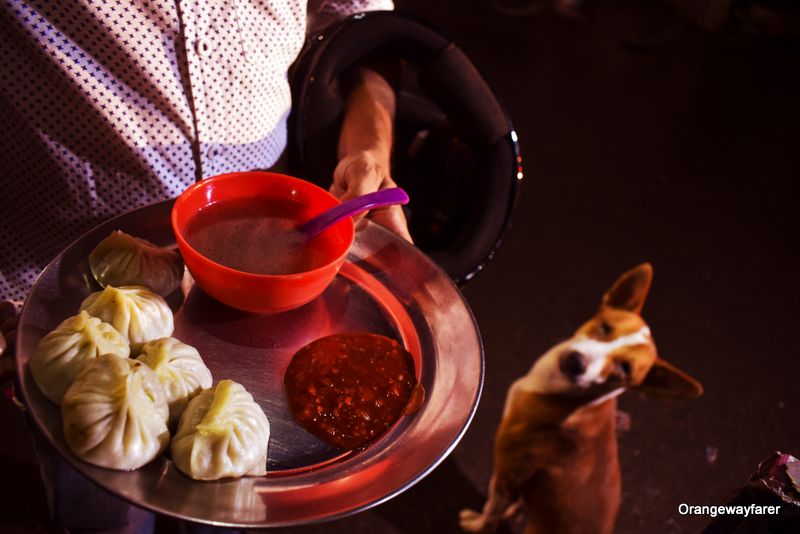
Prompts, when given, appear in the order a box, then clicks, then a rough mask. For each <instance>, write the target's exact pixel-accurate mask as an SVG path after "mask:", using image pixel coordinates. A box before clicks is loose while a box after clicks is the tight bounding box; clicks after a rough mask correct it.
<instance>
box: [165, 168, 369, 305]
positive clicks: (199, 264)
mask: <svg viewBox="0 0 800 534" xmlns="http://www.w3.org/2000/svg"><path fill="white" fill-rule="evenodd" d="M253 197H262V198H269V199H276V200H282V201H286V200H287V199H288V200H291V201H293V202H297V204H298V208H299V209H298V213H297V222H298V224H299V223H303V222H305V221H307V220H308V219H310V218H312V217H314V216H315V215H318V214H319V213H321V212H323V211H325V210H326V209H328V208H331V207H333V206H336V205H337V204H339V200H338V199H337V198H336V197H334V196H333V195H331V194H330V193H328V192H327V191H325V190H324V189H321V188H320V187H317V186H316V185H314V184H311V183H309V182H306V181H304V180H301V179H299V178H293V177H291V176H286V175H283V174H276V173H270V172H259V171H252V172H235V173H230V174H221V175H219V176H213V177H211V178H207V179H205V180H202V181H200V182H198V183H196V184H194V185H193V186H191V187H189V188H188V189H187V190H186V191H184V192H183V193H181V195H180V196H179V197H178V199H177V200H176V201H175V205H174V206H173V208H172V229H173V230H174V232H175V239H176V240H177V242H178V249H179V250H180V251H181V254H182V255H183V260H184V262H185V263H186V267H187V268H188V269H189V272H191V273H192V276H193V277H194V279H195V282H197V284H198V285H199V286H200V287H201V288H202V289H203V290H204V291H205V292H206V293H208V294H209V295H211V296H212V297H214V298H215V299H216V300H218V301H220V302H222V303H224V304H227V305H229V306H232V307H234V308H238V309H240V310H246V311H251V312H257V313H272V312H280V311H285V310H291V309H293V308H297V307H299V306H302V305H303V304H306V303H308V302H310V301H312V300H314V299H315V298H316V297H318V296H319V295H320V294H321V293H322V292H323V291H325V288H326V287H328V285H329V284H330V283H331V282H332V281H333V279H334V277H335V276H336V273H338V272H339V268H340V267H341V266H342V263H344V260H345V257H346V256H347V252H348V251H349V250H350V246H351V245H352V244H353V238H354V235H355V230H354V226H353V221H352V219H345V220H342V221H340V222H338V223H337V224H335V225H334V226H332V227H331V228H329V229H328V230H326V231H325V232H323V233H322V234H320V235H319V236H317V237H316V238H314V239H315V240H318V241H317V242H316V243H315V244H316V245H318V246H320V247H321V248H322V249H323V250H324V251H325V257H326V262H325V264H324V265H322V266H321V267H319V268H317V269H314V270H311V271H306V272H301V273H296V274H280V275H268V274H254V273H247V272H244V271H239V270H236V269H231V268H230V267H226V266H224V265H221V264H219V263H216V262H214V261H212V260H210V259H208V258H206V257H205V256H203V255H202V254H200V253H199V252H198V251H196V250H195V249H194V248H192V247H191V246H190V245H189V244H188V243H187V242H186V239H185V236H184V231H185V229H186V226H187V224H188V223H189V221H190V220H191V219H192V217H194V216H195V215H196V214H197V213H199V212H200V210H202V209H204V208H206V207H208V206H210V205H212V204H216V203H218V202H230V201H235V200H239V199H244V198H253Z"/></svg>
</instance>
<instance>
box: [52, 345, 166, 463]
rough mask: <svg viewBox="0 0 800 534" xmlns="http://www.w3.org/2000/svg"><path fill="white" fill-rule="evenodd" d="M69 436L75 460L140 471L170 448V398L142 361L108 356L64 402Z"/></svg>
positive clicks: (96, 361)
mask: <svg viewBox="0 0 800 534" xmlns="http://www.w3.org/2000/svg"><path fill="white" fill-rule="evenodd" d="M61 416H62V419H63V421H64V436H65V437H66V439H67V445H69V448H70V449H71V450H72V452H74V453H75V455H76V456H78V457H79V458H81V459H82V460H85V461H87V462H89V463H91V464H94V465H99V466H100V467H108V468H110V469H120V470H126V471H127V470H131V469H137V468H139V467H141V466H143V465H144V464H146V463H148V462H150V461H151V460H152V459H153V458H155V457H156V456H158V455H159V454H161V452H162V451H163V450H164V449H166V448H167V444H168V443H169V431H168V430H167V417H168V416H169V408H168V407H167V396H166V393H165V392H164V387H163V386H162V385H161V383H160V382H159V381H158V377H157V376H156V374H155V372H154V371H153V370H152V369H150V368H149V367H148V366H147V365H145V364H143V363H142V362H139V361H136V360H132V359H130V358H123V357H121V356H117V355H116V354H107V355H105V356H100V357H98V358H96V359H94V360H93V361H92V362H91V363H90V364H88V365H87V366H86V368H85V369H84V370H83V371H82V372H81V373H80V374H79V375H78V377H77V378H76V379H75V382H73V383H72V385H71V386H70V388H69V389H68V390H67V393H66V394H65V395H64V401H63V402H62V403H61Z"/></svg>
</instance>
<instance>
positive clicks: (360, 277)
mask: <svg viewBox="0 0 800 534" xmlns="http://www.w3.org/2000/svg"><path fill="white" fill-rule="evenodd" d="M171 208H172V201H167V202H161V203H158V204H153V205H150V206H146V207H144V208H141V209H138V210H135V211H132V212H130V213H127V214H125V215H122V216H120V217H117V218H115V219H112V220H110V221H108V222H106V223H104V224H102V225H100V226H98V227H96V228H94V229H93V230H91V231H89V232H87V233H86V234H85V235H83V236H82V237H81V238H80V239H78V240H77V241H76V242H74V243H73V244H72V245H70V246H69V247H68V248H67V249H66V250H65V251H64V252H63V253H62V254H60V255H59V256H58V257H56V259H54V260H53V261H52V262H51V263H50V264H49V265H48V266H47V267H46V268H45V270H44V271H43V272H42V275H41V276H40V277H39V279H38V281H37V282H36V284H35V285H34V287H33V289H32V290H31V293H30V295H29V297H28V300H27V302H26V303H25V307H24V309H23V311H22V315H21V318H20V325H19V330H18V340H17V356H16V357H17V369H18V371H17V372H18V373H19V376H18V383H19V385H20V390H21V391H20V393H21V394H22V396H23V398H24V401H25V403H26V404H27V407H28V409H29V413H30V415H31V417H32V418H33V420H34V421H35V422H36V424H37V425H38V426H39V428H40V429H41V430H42V432H43V433H44V435H45V438H46V439H47V440H48V441H49V442H50V443H51V444H52V445H53V446H54V447H55V448H56V450H57V451H58V452H59V453H60V454H62V455H63V456H64V457H65V458H66V459H67V460H68V461H69V462H70V463H71V464H72V465H74V466H75V467H76V468H77V469H78V471H80V472H81V473H82V474H84V475H85V476H86V477H88V478H89V479H91V480H93V481H95V482H96V483H97V484H99V485H101V486H103V487H104V488H106V489H108V490H109V491H111V492H112V493H114V494H116V495H118V496H120V497H122V498H124V499H126V500H128V501H130V502H132V503H134V504H137V505H139V506H142V507H144V508H147V509H150V510H153V511H155V512H159V513H163V514H167V515H170V516H174V517H178V518H183V519H188V520H192V521H198V522H204V523H209V524H215V525H225V526H237V527H242V528H258V527H271V526H282V525H297V524H304V523H311V522H318V521H323V520H328V519H333V518H336V517H341V516H344V515H348V514H352V513H355V512H358V511H361V510H364V509H366V508H369V507H371V506H374V505H376V504H379V503H381V502H383V501H385V500H387V499H389V498H391V497H392V496H394V495H397V494H398V493H400V492H402V491H403V490H405V489H407V488H408V487H410V486H411V485H413V484H414V483H415V482H417V481H418V480H420V479H421V478H422V477H424V476H425V475H426V474H427V473H428V472H430V471H431V470H432V469H433V468H434V467H436V465H438V463H439V462H441V461H442V460H443V459H444V458H445V457H446V456H447V454H449V452H450V451H451V450H452V449H453V448H454V447H455V446H456V444H457V443H458V441H459V439H460V438H461V436H462V435H463V434H464V432H465V431H466V429H467V426H468V425H469V423H470V421H471V419H472V416H473V414H474V412H475V409H476V407H477V403H478V398H479V397H480V392H481V388H482V385H483V350H482V346H481V340H480V335H479V333H478V329H477V326H476V324H475V320H474V318H473V316H472V313H471V311H470V309H469V307H468V305H467V303H466V302H465V300H464V298H463V297H462V295H461V293H460V292H459V291H458V289H457V288H456V287H455V286H454V285H453V283H452V282H451V281H450V279H449V278H448V277H447V276H446V275H445V274H444V273H443V272H442V271H441V270H440V269H439V268H438V267H437V266H436V265H435V264H433V262H431V260H429V259H428V258H427V257H426V256H425V255H424V254H422V253H421V252H419V251H418V250H417V249H416V248H414V247H413V246H411V245H409V244H408V243H406V242H405V241H403V240H402V239H400V238H398V237H397V236H395V235H394V234H392V233H391V232H389V231H386V230H384V229H383V228H382V227H380V226H378V225H375V224H369V225H368V226H367V228H366V229H365V230H363V231H361V232H359V233H358V234H357V237H356V241H355V244H354V246H353V248H352V250H351V252H350V254H349V255H348V261H347V262H346V263H345V265H344V267H343V268H342V270H341V272H340V274H339V275H338V276H337V277H336V279H335V280H334V282H333V283H332V284H331V285H330V286H329V287H328V289H327V290H326V291H325V292H324V293H323V294H322V295H321V296H320V297H319V298H318V299H316V300H315V301H313V302H311V303H309V304H307V305H306V306H303V307H302V308H299V309H297V310H293V311H290V312H286V313H282V314H276V315H255V314H250V313H245V312H240V311H238V310H234V309H232V308H229V307H226V306H224V305H222V304H220V303H218V302H216V301H215V300H213V299H212V298H211V297H209V296H207V295H206V294H205V293H204V292H203V291H202V290H200V289H199V288H198V287H195V286H194V285H193V282H192V280H191V277H190V276H188V274H187V276H186V277H185V279H184V284H183V286H182V291H176V292H175V293H173V294H172V295H171V296H169V297H168V298H167V301H168V302H169V304H170V306H171V308H172V310H173V312H174V314H175V332H174V334H173V335H174V336H175V337H177V338H178V339H180V340H182V341H184V342H186V343H189V344H190V345H193V346H195V347H196V348H197V349H198V350H199V351H200V354H201V355H202V356H203V359H204V360H205V362H206V364H207V365H208V367H209V369H210V370H211V372H212V374H213V377H214V382H215V383H216V382H217V381H219V380H222V379H226V378H229V379H233V380H236V381H237V382H239V383H241V384H242V385H243V386H244V387H245V388H247V390H248V391H249V392H250V393H252V394H253V397H254V398H255V399H256V401H257V402H258V403H259V404H260V405H261V407H262V408H263V409H264V411H265V412H266V414H267V417H268V418H269V422H270V427H271V435H270V441H269V448H268V455H267V456H268V462H267V470H268V474H267V475H266V476H264V477H244V478H240V479H226V480H221V481H216V482H199V481H195V480H192V479H190V478H189V477H187V476H185V475H184V474H182V473H181V472H180V471H178V470H177V469H176V468H175V467H174V465H173V464H172V462H171V461H170V460H169V458H168V454H164V455H162V456H159V457H158V458H157V459H156V460H154V461H153V462H151V463H149V464H148V465H146V466H144V467H142V468H141V469H138V470H136V471H130V472H124V471H114V470H110V469H104V468H100V467H95V466H93V465H90V464H87V463H85V462H83V461H81V460H79V459H78V458H77V457H75V456H74V455H73V454H72V453H71V452H70V451H69V449H68V447H67V445H66V442H65V440H64V436H63V431H62V426H61V416H60V411H59V408H58V406H56V405H54V404H52V403H51V402H49V401H48V400H47V399H46V398H45V397H44V396H43V395H42V393H41V392H40V391H39V389H38V388H37V387H36V384H35V383H34V382H33V379H32V377H31V374H30V370H29V368H28V365H27V362H28V360H29V359H30V357H31V355H32V354H33V352H34V350H35V348H36V345H37V343H38V342H39V340H40V339H41V338H42V337H43V336H44V335H46V334H47V333H48V332H50V331H51V330H52V329H54V328H55V327H56V326H57V325H58V324H59V323H60V322H61V321H62V320H64V319H66V318H67V317H69V316H71V315H74V314H76V313H77V312H78V308H79V305H80V303H81V301H82V300H83V299H84V298H85V297H86V296H87V295H89V294H90V293H92V292H94V291H97V290H99V289H100V287H99V286H98V285H97V284H96V282H95V281H94V280H93V279H92V276H91V273H90V271H89V267H88V260H87V258H88V256H89V253H90V252H91V250H92V249H93V248H94V247H95V245H96V244H97V243H98V242H99V241H100V240H101V239H103V238H104V237H106V236H107V235H108V234H109V233H111V231H112V230H116V229H120V230H123V231H125V232H127V233H129V234H132V235H135V236H138V237H143V238H145V239H148V240H150V241H152V242H153V243H156V244H157V245H160V246H164V247H169V246H174V236H173V234H172V230H171V228H170V224H169V215H170V210H171ZM353 331H368V332H374V333H378V334H383V335H386V336H389V337H392V338H394V339H397V340H398V341H400V342H401V343H403V344H404V345H405V346H406V348H407V349H408V350H409V351H410V352H411V353H412V355H413V356H414V359H415V363H416V368H417V372H418V378H419V380H420V382H421V383H422V385H423V386H424V388H425V391H426V399H425V402H424V404H423V405H422V407H421V409H420V410H419V411H418V412H416V413H415V414H413V415H410V416H404V417H401V418H400V420H398V422H397V423H396V424H395V425H394V426H393V427H392V428H390V429H389V430H388V431H387V432H386V433H385V434H384V435H383V436H381V437H380V438H379V439H378V440H376V441H375V442H373V443H372V444H370V445H369V446H368V447H367V448H365V449H364V450H361V451H357V452H342V451H341V450H338V449H335V448H332V447H330V446H328V445H326V444H325V443H323V442H321V441H320V440H318V439H317V438H316V437H314V436H312V435H311V434H309V433H307V432H306V431H305V430H303V429H302V428H301V427H300V426H299V425H298V424H297V423H296V422H295V421H294V419H293V418H292V417H291V414H290V413H289V411H288V406H287V403H286V399H285V395H284V390H283V372H284V370H285V368H286V366H287V365H288V363H289V360H290V359H291V357H292V355H293V354H294V353H295V352H296V351H297V350H298V349H299V348H300V347H302V346H303V345H305V344H307V343H308V342H310V341H312V340H314V339H317V338H319V337H322V336H325V335H328V334H333V333H341V332H353Z"/></svg>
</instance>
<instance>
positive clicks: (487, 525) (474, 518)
mask: <svg viewBox="0 0 800 534" xmlns="http://www.w3.org/2000/svg"><path fill="white" fill-rule="evenodd" d="M496 480H497V475H492V480H491V482H490V483H489V498H488V499H486V504H484V505H483V512H482V513H479V512H476V511H475V510H470V509H464V510H461V513H460V514H459V523H460V524H461V528H462V530H464V531H465V532H494V531H495V530H496V529H497V525H498V524H499V523H500V521H501V520H503V519H505V518H506V517H508V516H509V515H511V514H513V513H516V512H517V511H518V510H519V508H518V507H517V506H514V505H516V504H517V503H518V500H517V499H516V498H514V497H513V496H511V495H506V494H505V493H504V492H503V491H500V490H499V489H498V488H497V483H496Z"/></svg>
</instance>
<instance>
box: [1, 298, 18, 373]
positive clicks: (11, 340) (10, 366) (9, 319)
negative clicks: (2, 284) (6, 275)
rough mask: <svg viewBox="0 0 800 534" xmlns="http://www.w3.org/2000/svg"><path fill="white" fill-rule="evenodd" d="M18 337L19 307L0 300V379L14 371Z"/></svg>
mask: <svg viewBox="0 0 800 534" xmlns="http://www.w3.org/2000/svg"><path fill="white" fill-rule="evenodd" d="M16 338H17V307H16V306H15V305H14V304H13V303H12V302H10V301H7V300H4V301H2V302H0V381H2V380H5V378H6V377H7V376H9V375H11V373H13V372H14V358H13V356H14V344H15V343H16Z"/></svg>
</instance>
